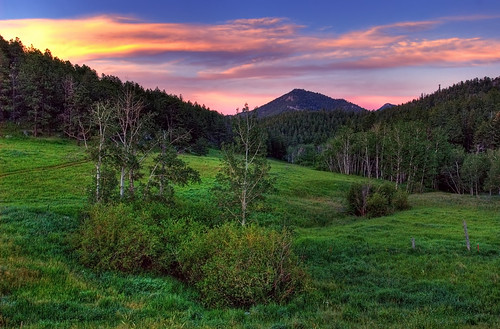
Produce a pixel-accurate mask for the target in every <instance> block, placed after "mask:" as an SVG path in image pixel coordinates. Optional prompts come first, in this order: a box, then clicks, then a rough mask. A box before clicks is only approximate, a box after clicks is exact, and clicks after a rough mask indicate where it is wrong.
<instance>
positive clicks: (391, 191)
mask: <svg viewBox="0 0 500 329" xmlns="http://www.w3.org/2000/svg"><path fill="white" fill-rule="evenodd" d="M377 192H378V193H380V194H381V195H382V196H384V197H385V198H386V199H387V203H388V204H389V205H392V202H393V198H394V195H395V194H396V186H395V185H394V183H390V182H385V183H383V184H382V185H380V186H379V187H378V189H377Z"/></svg>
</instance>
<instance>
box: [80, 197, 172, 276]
mask: <svg viewBox="0 0 500 329" xmlns="http://www.w3.org/2000/svg"><path fill="white" fill-rule="evenodd" d="M77 240H78V252H79V255H80V259H81V261H82V262H83V263H84V264H85V265H87V266H90V267H93V268H95V269H97V270H118V271H124V272H139V271H142V270H145V269H151V268H152V267H153V264H154V263H155V261H156V259H158V258H159V252H160V248H161V247H162V245H161V243H160V230H159V227H158V226H157V225H155V223H154V222H153V221H152V220H151V217H150V216H149V215H148V214H147V213H145V212H141V211H134V209H133V207H132V206H130V205H124V204H117V205H106V206H103V205H99V204H98V205H95V206H92V208H91V209H90V211H89V214H88V217H87V218H86V219H85V220H84V222H83V224H82V226H81V228H80V231H79V234H78V237H77Z"/></svg>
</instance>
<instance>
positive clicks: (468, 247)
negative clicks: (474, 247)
mask: <svg viewBox="0 0 500 329" xmlns="http://www.w3.org/2000/svg"><path fill="white" fill-rule="evenodd" d="M464 232H465V242H466V243H467V250H468V251H470V242H469V232H467V223H466V222H465V219H464Z"/></svg>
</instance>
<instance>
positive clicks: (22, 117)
mask: <svg viewBox="0 0 500 329" xmlns="http://www.w3.org/2000/svg"><path fill="white" fill-rule="evenodd" d="M127 89H128V90H130V89H133V90H134V94H135V95H136V97H138V98H140V99H141V101H142V102H143V103H144V108H145V110H144V112H145V114H150V115H151V116H152V117H153V122H154V127H153V128H152V130H155V131H158V130H168V129H169V128H171V127H177V128H179V127H182V128H184V129H185V130H186V131H189V132H190V135H191V140H190V143H191V144H194V143H196V142H198V141H200V140H201V142H202V143H206V142H209V143H212V144H213V145H216V146H218V145H220V144H221V142H223V141H225V140H226V138H227V132H228V127H227V122H226V119H225V118H224V116H223V115H221V114H219V113H218V112H216V111H211V110H210V109H208V108H206V107H205V106H204V105H198V104H196V103H194V104H193V103H191V102H185V101H184V100H183V99H182V97H178V96H175V95H170V94H167V93H166V92H165V91H161V90H159V89H158V88H157V89H155V90H151V89H144V88H143V87H141V86H140V85H138V84H136V83H134V82H129V81H127V82H122V81H121V80H120V79H119V78H117V77H115V76H110V75H105V74H103V75H101V76H98V74H97V72H96V71H95V70H93V69H91V68H90V67H88V66H86V65H82V66H80V65H73V64H71V63H70V62H68V61H63V60H60V59H58V58H57V57H53V56H52V54H51V52H50V51H49V50H45V52H41V51H40V50H38V49H35V48H33V47H25V46H24V45H23V44H22V42H21V41H20V40H19V39H16V40H10V41H6V40H4V39H3V38H2V37H1V36H0V121H11V122H14V123H16V124H18V125H19V126H21V127H23V128H24V130H25V133H26V134H33V135H34V136H38V135H41V134H53V133H61V134H64V135H66V136H69V137H72V138H77V139H78V140H83V139H85V138H86V136H85V135H88V134H92V130H91V129H90V128H89V126H90V123H89V120H90V117H91V116H90V112H91V109H92V106H93V104H95V103H96V102H99V101H115V100H116V99H117V98H118V97H119V96H120V95H123V93H124V91H125V90H127Z"/></svg>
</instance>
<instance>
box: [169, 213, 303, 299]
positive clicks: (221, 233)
mask: <svg viewBox="0 0 500 329" xmlns="http://www.w3.org/2000/svg"><path fill="white" fill-rule="evenodd" d="M291 243H292V238H291V234H290V233H288V232H286V231H282V232H277V231H272V230H269V229H264V228H261V227H258V226H246V227H242V226H239V225H238V226H237V225H235V224H229V223H228V224H225V225H223V226H221V227H218V228H214V229H211V230H209V231H207V232H205V233H201V232H198V233H197V234H193V235H192V237H191V239H190V240H189V241H186V242H185V243H184V245H183V246H182V248H181V249H180V253H179V261H180V264H181V268H182V271H183V273H184V275H185V276H186V278H187V280H188V281H190V282H192V283H194V284H195V285H196V286H197V287H198V289H199V290H200V292H201V293H202V295H203V296H204V298H205V302H206V304H208V305H210V306H219V307H220V306H250V305H254V304H257V303H268V302H270V301H275V302H283V301H286V300H288V299H289V298H290V297H291V296H292V295H293V294H295V293H296V292H298V291H300V290H301V289H302V288H303V287H304V284H305V278H306V276H305V272H304V271H303V269H302V268H301V267H300V265H298V259H297V257H296V256H295V254H294V253H293V251H292V249H291Z"/></svg>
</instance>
